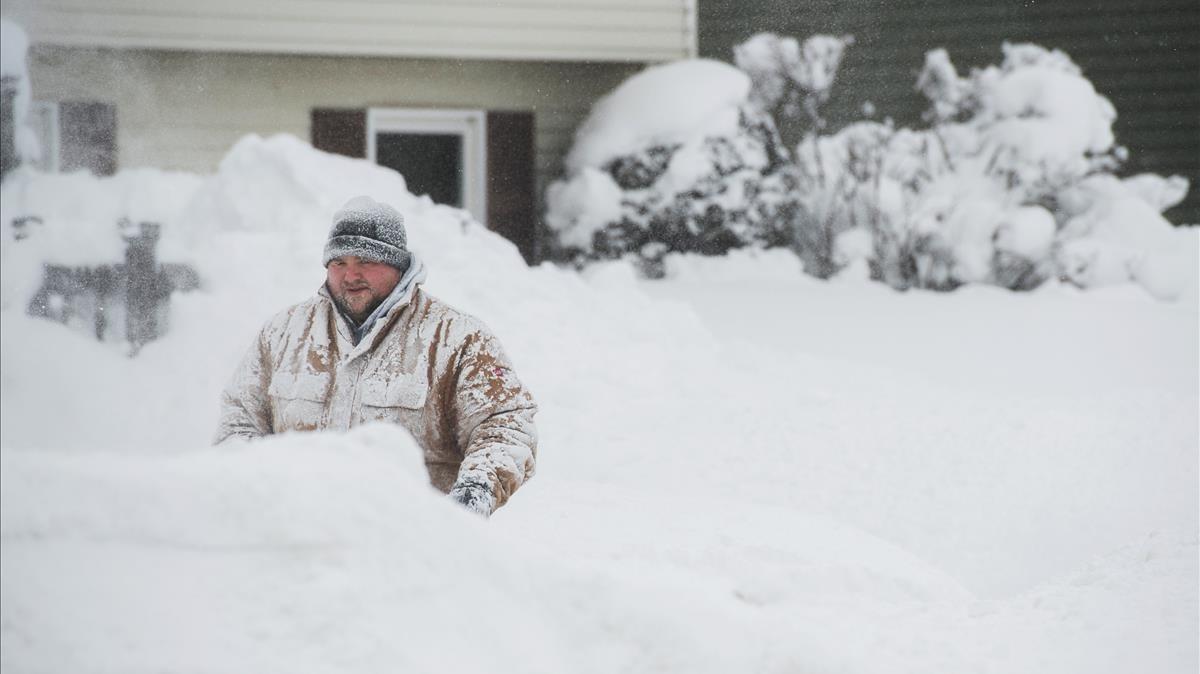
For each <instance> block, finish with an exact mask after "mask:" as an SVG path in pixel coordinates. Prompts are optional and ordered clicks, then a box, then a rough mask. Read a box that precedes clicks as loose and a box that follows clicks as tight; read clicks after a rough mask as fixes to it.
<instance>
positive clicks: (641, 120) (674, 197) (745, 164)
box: [546, 60, 791, 259]
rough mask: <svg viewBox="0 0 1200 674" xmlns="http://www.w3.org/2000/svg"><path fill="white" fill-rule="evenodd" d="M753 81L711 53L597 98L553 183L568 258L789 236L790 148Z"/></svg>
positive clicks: (653, 253) (551, 203)
mask: <svg viewBox="0 0 1200 674" xmlns="http://www.w3.org/2000/svg"><path fill="white" fill-rule="evenodd" d="M750 91H751V83H750V78H749V77H747V76H746V75H745V74H744V73H742V72H741V71H739V70H737V69H736V68H733V67H732V66H729V65H725V64H722V63H718V62H716V61H706V60H692V61H681V62H677V63H671V64H667V65H663V66H657V67H654V68H650V69H648V70H646V71H644V72H642V73H640V74H639V75H636V76H635V77H633V78H631V79H630V80H628V81H626V82H625V83H624V84H622V85H621V86H620V87H618V88H617V89H616V90H615V91H613V92H612V93H611V94H609V95H608V96H607V97H606V98H604V99H603V100H601V101H600V102H599V103H598V104H597V105H596V108H595V109H594V110H593V111H592V114H591V116H590V117H589V118H588V120H587V121H586V122H585V123H584V125H583V127H582V128H581V129H580V132H579V134H578V136H577V140H576V144H575V147H574V149H573V150H572V152H571V154H570V155H569V156H568V158H567V165H568V171H569V174H568V176H567V178H565V179H564V180H561V181H558V182H556V183H554V184H552V185H550V187H549V189H548V190H547V195H546V198H547V204H548V212H547V215H546V221H547V224H548V225H549V226H550V228H551V229H552V230H554V231H555V232H556V233H557V237H558V238H557V244H558V247H559V253H560V255H561V256H564V257H570V256H584V257H590V258H613V257H619V256H621V255H624V254H626V253H631V252H637V253H642V254H643V255H644V256H645V257H647V258H650V259H654V258H657V257H659V256H661V254H662V253H665V252H667V251H697V252H702V253H707V254H719V253H723V252H725V251H726V250H729V249H731V248H736V247H740V246H744V245H747V244H752V243H754V244H760V245H780V244H783V243H786V242H787V241H788V240H789V239H790V232H789V228H790V227H789V221H790V219H789V218H788V217H786V216H784V215H782V213H783V212H784V210H785V209H782V208H781V203H782V202H784V201H786V199H787V195H788V193H789V192H790V191H791V189H790V185H788V183H787V182H786V181H785V180H783V175H782V173H781V172H780V169H781V168H782V167H784V166H786V165H787V164H788V161H789V160H788V155H787V152H786V151H785V150H784V148H783V146H782V144H781V143H780V140H779V136H778V134H777V133H776V130H775V125H774V123H773V121H772V119H771V118H770V117H769V116H767V115H764V114H763V113H762V112H761V110H760V109H759V108H758V107H757V106H755V105H753V104H751V103H750V102H749V95H750Z"/></svg>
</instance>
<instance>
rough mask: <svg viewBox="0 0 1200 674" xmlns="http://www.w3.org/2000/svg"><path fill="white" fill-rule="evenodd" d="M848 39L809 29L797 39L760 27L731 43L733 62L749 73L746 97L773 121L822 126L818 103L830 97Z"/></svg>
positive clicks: (848, 42)
mask: <svg viewBox="0 0 1200 674" xmlns="http://www.w3.org/2000/svg"><path fill="white" fill-rule="evenodd" d="M852 44H854V37H853V36H850V35H846V36H842V37H834V36H832V35H814V36H812V37H810V38H808V39H807V40H805V41H804V43H803V44H801V43H800V42H798V41H797V40H796V39H795V38H790V37H780V36H778V35H775V34H774V33H759V34H757V35H755V36H753V37H751V38H750V39H749V40H747V41H745V42H743V43H742V44H740V45H738V46H737V47H735V48H734V50H733V62H734V64H735V65H737V67H738V68H740V69H742V70H743V71H745V72H746V74H748V75H749V76H750V81H751V82H752V84H753V87H752V88H751V91H750V99H751V102H752V103H754V104H755V105H756V106H758V108H759V109H760V110H762V111H763V112H765V113H766V114H768V115H769V116H771V117H772V118H773V119H774V120H775V121H776V123H777V124H780V125H785V124H786V125H795V124H797V123H800V122H806V123H807V125H808V126H809V128H822V127H824V125H825V122H824V120H823V119H822V118H821V115H820V113H819V106H820V105H821V104H823V103H825V102H826V101H827V100H829V92H830V90H831V89H832V88H833V83H834V81H835V79H836V78H837V71H838V68H839V67H840V66H841V63H842V55H843V54H844V53H845V51H846V48H847V47H848V46H850V45H852ZM801 113H804V117H805V118H804V119H802V118H801Z"/></svg>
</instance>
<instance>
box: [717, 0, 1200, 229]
mask: <svg viewBox="0 0 1200 674" xmlns="http://www.w3.org/2000/svg"><path fill="white" fill-rule="evenodd" d="M698 12H699V13H698V17H697V23H698V26H699V49H700V55H701V56H704V57H708V58H715V59H720V60H724V61H732V59H733V47H734V45H736V44H739V43H741V42H743V41H745V40H746V39H748V38H749V37H751V36H752V35H754V34H755V33H758V32H762V31H770V32H774V33H777V34H780V35H785V36H792V37H796V38H799V39H804V38H805V37H808V36H809V35H812V34H815V33H831V34H835V35H843V34H851V35H854V37H855V43H854V45H853V46H851V47H850V48H849V50H847V52H846V57H845V60H844V61H843V64H842V68H841V70H840V71H839V75H838V81H837V83H836V84H835V85H834V88H833V95H832V97H831V99H830V101H829V103H828V105H827V106H826V107H825V111H826V112H827V117H828V118H829V120H830V128H831V130H836V129H838V128H840V127H842V126H844V125H845V124H846V123H848V122H850V121H853V120H856V119H861V118H862V116H863V115H862V112H861V111H862V107H863V104H864V103H865V102H868V101H870V102H871V103H872V104H873V105H874V107H875V109H876V110H877V111H878V112H877V114H876V118H877V119H880V118H883V117H892V118H893V119H895V120H896V122H897V124H901V125H911V124H917V123H919V119H920V114H921V112H922V110H923V109H924V108H925V105H926V104H925V101H924V100H923V99H922V98H921V95H920V94H919V93H918V92H917V91H916V90H915V89H914V85H915V83H916V74H917V72H918V71H919V70H920V68H921V66H922V65H923V63H924V54H925V52H926V51H929V50H931V49H935V48H937V47H945V48H946V50H947V51H948V52H949V54H950V59H951V60H952V61H953V62H954V64H955V65H956V66H957V67H958V69H959V72H960V73H966V72H968V71H969V70H970V68H973V67H983V66H986V65H988V64H991V63H997V62H999V60H1000V58H1001V51H1000V47H1001V44H1002V43H1003V42H1005V41H1008V42H1033V43H1036V44H1040V45H1042V46H1044V47H1050V48H1056V49H1061V50H1063V51H1065V52H1066V53H1067V54H1069V55H1070V56H1071V58H1072V59H1073V60H1074V61H1075V62H1076V63H1077V64H1078V65H1079V66H1080V67H1081V68H1082V69H1083V73H1084V75H1085V76H1087V77H1088V78H1089V79H1090V80H1091V81H1092V83H1093V84H1094V85H1095V87H1096V90H1097V91H1099V92H1100V93H1101V94H1103V95H1105V96H1107V97H1108V98H1109V100H1111V101H1112V103H1113V105H1114V106H1115V107H1116V109H1117V115H1118V116H1117V121H1116V123H1115V124H1114V131H1115V133H1116V136H1117V142H1118V143H1120V144H1122V145H1125V146H1126V147H1128V148H1129V160H1128V161H1127V162H1126V165H1125V167H1124V170H1123V172H1124V173H1126V174H1134V173H1141V172H1146V171H1151V172H1154V173H1161V174H1165V175H1171V174H1179V175H1183V176H1185V177H1187V178H1188V179H1189V180H1191V182H1192V190H1191V192H1190V194H1189V195H1188V198H1187V199H1186V200H1185V201H1184V203H1183V204H1181V205H1179V206H1177V207H1175V208H1174V209H1172V210H1169V211H1167V213H1166V215H1167V217H1168V218H1170V219H1171V220H1172V221H1173V222H1176V223H1200V79H1198V78H1200V75H1198V74H1200V2H1197V1H1196V0H1139V1H1138V2H1134V3H1130V2H1128V1H1127V0H1054V1H1053V2H1029V1H1028V0H927V1H923V2H888V1H886V0H806V1H805V2H797V3H785V2H778V1H777V0H704V1H703V2H701V3H700V5H699V8H698Z"/></svg>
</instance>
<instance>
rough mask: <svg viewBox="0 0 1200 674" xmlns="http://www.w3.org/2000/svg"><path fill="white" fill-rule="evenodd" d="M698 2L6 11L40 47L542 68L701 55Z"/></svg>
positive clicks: (466, 0) (102, 0)
mask: <svg viewBox="0 0 1200 674" xmlns="http://www.w3.org/2000/svg"><path fill="white" fill-rule="evenodd" d="M695 1H696V0H439V1H438V2H429V0H390V1H381V0H286V1H280V0H204V1H203V2H197V1H196V0H154V1H153V2H146V1H145V0H4V2H3V4H2V5H0V6H2V8H3V12H4V14H5V16H7V17H9V18H11V19H13V20H15V21H17V22H18V23H20V24H21V25H23V26H24V27H25V29H26V30H27V31H28V32H29V35H30V37H31V38H32V41H33V42H34V43H37V44H53V45H60V46H77V47H78V46H84V47H111V48H122V49H172V50H195V51H220V52H256V53H299V54H340V55H347V54H355V55H371V56H407V57H443V58H469V59H500V60H546V61H584V60H586V61H641V62H649V61H660V60H667V59H673V58H681V57H685V56H692V55H694V54H695V52H696V35H695V30H694V26H695V21H694V16H695Z"/></svg>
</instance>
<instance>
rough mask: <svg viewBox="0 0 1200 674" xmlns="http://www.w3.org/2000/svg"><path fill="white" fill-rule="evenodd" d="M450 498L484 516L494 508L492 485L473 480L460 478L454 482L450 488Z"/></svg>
mask: <svg viewBox="0 0 1200 674" xmlns="http://www.w3.org/2000/svg"><path fill="white" fill-rule="evenodd" d="M450 498H452V499H454V500H455V501H458V502H459V503H461V504H462V505H463V507H465V508H466V509H467V510H470V511H471V512H474V513H478V514H480V515H483V516H484V517H488V516H490V515H491V514H492V511H493V510H494V509H495V508H496V497H495V496H493V495H492V486H491V485H490V484H487V483H485V482H477V481H475V480H461V481H459V482H456V483H454V486H453V487H452V488H451V489H450Z"/></svg>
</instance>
